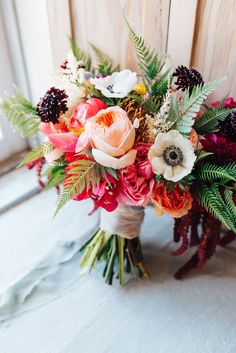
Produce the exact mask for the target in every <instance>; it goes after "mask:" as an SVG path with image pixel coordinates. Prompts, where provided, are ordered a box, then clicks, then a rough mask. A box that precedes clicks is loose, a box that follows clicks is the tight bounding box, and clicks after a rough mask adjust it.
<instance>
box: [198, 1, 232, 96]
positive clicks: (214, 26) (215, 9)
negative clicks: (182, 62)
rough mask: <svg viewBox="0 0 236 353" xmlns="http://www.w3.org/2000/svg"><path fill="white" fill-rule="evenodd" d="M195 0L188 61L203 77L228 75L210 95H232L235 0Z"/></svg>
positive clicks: (210, 77) (206, 78) (212, 77)
mask: <svg viewBox="0 0 236 353" xmlns="http://www.w3.org/2000/svg"><path fill="white" fill-rule="evenodd" d="M198 2H199V4H198V13H197V20H196V28H195V36H194V47H193V55H192V60H191V64H192V65H193V66H195V67H196V68H198V69H200V70H201V72H202V74H203V76H204V78H205V80H208V79H214V78H216V77H221V76H224V75H225V74H227V75H228V77H227V79H226V80H225V82H224V83H223V84H222V85H221V87H220V88H218V90H217V91H216V92H215V93H214V94H213V95H212V99H215V98H216V99H218V98H219V97H222V96H223V95H225V94H228V93H230V94H231V95H234V96H236V75H235V62H236V60H235V59H236V55H235V54H236V49H235V48H236V31H235V19H236V1H235V0H199V1H198Z"/></svg>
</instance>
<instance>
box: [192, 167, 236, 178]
mask: <svg viewBox="0 0 236 353" xmlns="http://www.w3.org/2000/svg"><path fill="white" fill-rule="evenodd" d="M196 176H197V177H198V178H199V179H202V180H206V181H212V180H216V179H220V180H221V181H223V182H227V181H230V180H231V181H236V179H235V178H236V163H228V164H225V165H223V166H219V165H216V164H211V163H208V162H206V163H204V164H201V165H200V168H199V170H197V171H196Z"/></svg>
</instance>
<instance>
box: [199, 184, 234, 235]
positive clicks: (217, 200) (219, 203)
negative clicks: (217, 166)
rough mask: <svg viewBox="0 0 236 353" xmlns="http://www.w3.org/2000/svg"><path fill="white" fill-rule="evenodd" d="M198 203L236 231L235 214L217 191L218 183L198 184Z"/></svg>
mask: <svg viewBox="0 0 236 353" xmlns="http://www.w3.org/2000/svg"><path fill="white" fill-rule="evenodd" d="M196 193H197V198H198V201H199V203H200V204H201V205H202V206H203V207H204V208H205V209H206V210H207V211H208V212H209V213H211V214H212V215H213V216H214V217H215V218H216V219H218V220H219V221H221V222H222V223H224V225H225V226H226V227H227V228H229V229H230V230H232V231H233V232H234V233H236V223H235V219H236V214H235V213H232V212H231V209H230V207H229V206H228V202H227V203H225V202H224V201H223V199H222V196H221V193H220V191H219V185H218V184H212V185H211V187H210V188H209V186H208V185H202V186H198V188H197V189H196Z"/></svg>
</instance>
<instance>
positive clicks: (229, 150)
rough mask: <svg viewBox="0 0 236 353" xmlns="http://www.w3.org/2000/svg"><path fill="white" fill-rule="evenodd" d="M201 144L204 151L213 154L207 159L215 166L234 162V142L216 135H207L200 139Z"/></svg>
mask: <svg viewBox="0 0 236 353" xmlns="http://www.w3.org/2000/svg"><path fill="white" fill-rule="evenodd" d="M201 144H202V146H203V150H204V151H206V152H212V153H213V155H211V156H209V157H207V160H209V161H210V162H213V163H216V164H224V163H227V162H236V142H233V141H230V140H228V139H227V138H226V137H222V136H218V135H216V134H209V135H206V136H205V138H203V139H201Z"/></svg>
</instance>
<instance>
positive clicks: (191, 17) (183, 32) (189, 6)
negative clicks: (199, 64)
mask: <svg viewBox="0 0 236 353" xmlns="http://www.w3.org/2000/svg"><path fill="white" fill-rule="evenodd" d="M197 3H198V1H197V0H171V6H170V19H169V29H168V44H167V52H168V54H169V55H170V57H171V61H172V66H173V68H174V67H176V66H178V65H185V66H189V65H190V60H191V54H192V46H193V36H194V28H195V18H196V12H197Z"/></svg>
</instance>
